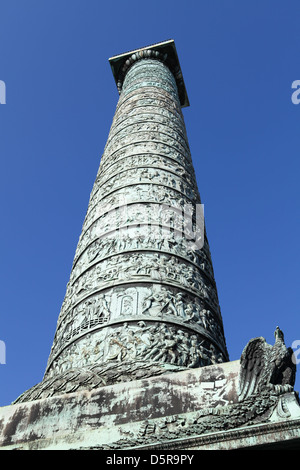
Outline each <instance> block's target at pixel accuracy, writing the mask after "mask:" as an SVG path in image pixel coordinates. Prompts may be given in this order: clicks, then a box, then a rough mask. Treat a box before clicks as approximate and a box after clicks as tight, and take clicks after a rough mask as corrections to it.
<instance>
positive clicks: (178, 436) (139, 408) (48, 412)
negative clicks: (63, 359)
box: [0, 361, 300, 450]
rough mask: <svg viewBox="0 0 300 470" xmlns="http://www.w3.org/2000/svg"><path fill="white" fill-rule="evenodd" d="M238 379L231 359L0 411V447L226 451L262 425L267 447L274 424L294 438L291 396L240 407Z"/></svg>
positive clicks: (296, 413) (266, 396) (255, 437)
mask: <svg viewBox="0 0 300 470" xmlns="http://www.w3.org/2000/svg"><path fill="white" fill-rule="evenodd" d="M239 374H240V362H239V361H234V362H229V363H222V364H217V365H211V366H207V367H202V368H198V369H190V370H185V371H181V372H176V373H170V374H166V375H164V376H159V377H151V378H148V379H143V380H135V381H132V382H121V383H119V384H115V385H111V386H106V387H102V388H99V389H97V390H94V391H89V392H88V391H80V392H75V393H70V394H66V395H61V396H56V397H52V398H47V399H41V400H35V401H27V402H25V403H20V404H15V405H11V406H7V407H3V408H1V409H0V447H1V448H2V449H45V450H55V449H98V450H101V449H103V450H121V449H133V448H135V449H139V448H140V449H152V448H153V449H171V448H174V449H188V448H189V449H198V448H199V449H200V448H214V447H216V448H217V447H218V446H219V447H220V448H230V447H232V448H234V447H239V445H238V442H237V440H236V439H237V438H238V436H243V439H244V440H245V443H247V442H248V441H249V439H250V438H251V439H252V442H256V443H259V441H260V440H261V439H262V437H261V433H260V432H259V427H261V426H262V425H266V426H267V428H266V433H265V435H264V439H265V441H266V442H274V439H275V440H276V439H278V435H277V434H276V433H278V429H279V428H278V424H280V426H281V427H280V433H281V432H282V429H286V431H287V432H286V435H285V439H289V438H292V436H293V437H294V438H295V437H297V436H298V437H300V432H299V423H300V407H299V405H298V402H297V400H296V397H295V394H294V393H286V394H282V395H277V394H276V393H271V392H265V393H260V394H255V395H253V396H251V397H248V398H247V399H245V400H244V401H243V402H242V403H241V402H240V401H239V395H238V383H239ZM296 421H297V423H298V428H297V427H296V426H295V423H296ZM288 423H290V424H288ZM245 426H246V427H247V428H245ZM276 426H277V428H276ZM274 429H275V430H276V429H277V430H276V431H274ZM233 431H234V433H233ZM264 432H265V431H264ZM228 439H230V445H229V441H228ZM238 439H240V438H238Z"/></svg>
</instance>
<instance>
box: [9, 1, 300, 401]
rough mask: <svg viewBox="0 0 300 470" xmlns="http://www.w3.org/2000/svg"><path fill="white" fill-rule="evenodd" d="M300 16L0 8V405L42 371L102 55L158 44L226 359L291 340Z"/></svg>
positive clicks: (103, 107)
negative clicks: (174, 103)
mask: <svg viewBox="0 0 300 470" xmlns="http://www.w3.org/2000/svg"><path fill="white" fill-rule="evenodd" d="M299 20H300V3H299V1H296V0H295V1H294V0H286V1H285V2H281V1H279V0H270V1H269V0H251V1H245V0H197V1H192V0H185V1H184V2H183V1H180V2H179V1H177V0H172V1H169V0H160V1H156V0H152V1H151V3H149V2H147V3H146V2H144V3H142V2H140V1H139V2H138V1H133V0H129V1H127V2H124V1H120V0H116V1H114V2H102V1H100V0H99V1H98V0H51V1H50V0H26V2H25V1H24V0H1V1H0V51H1V54H0V57H1V60H0V80H3V81H4V82H5V84H6V104H5V105H1V106H0V155H1V172H0V178H1V185H0V204H1V223H2V226H1V243H0V250H1V253H0V260H1V270H0V276H1V282H0V289H1V309H0V311H1V317H0V318H1V323H0V340H2V341H4V342H5V345H6V364H2V365H0V406H3V405H7V404H9V403H11V401H13V400H14V399H15V398H17V396H18V395H20V394H21V393H22V392H23V391H25V390H27V389H28V388H30V387H31V386H32V385H34V384H35V383H37V382H39V381H40V380H41V378H42V376H43V373H44V371H45V367H46V363H47V359H48V356H49V353H50V348H51V345H52V341H53V336H54V333H55V328H56V322H57V318H58V315H59V311H60V307H61V303H62V301H63V298H64V294H65V289H66V284H67V282H68V279H69V275H70V270H71V266H72V262H73V256H74V253H75V249H76V245H77V242H78V238H79V235H80V231H81V226H82V223H83V219H84V216H85V212H86V209H87V205H88V200H89V194H90V191H91V189H92V186H93V183H94V180H95V177H96V173H97V169H98V166H99V161H100V157H101V154H102V152H103V149H104V146H105V143H106V139H107V136H108V132H109V128H110V125H111V121H112V118H113V114H114V111H115V107H116V105H117V100H118V93H117V89H116V86H115V83H114V80H113V76H112V73H111V70H110V66H109V63H108V58H109V57H111V56H113V55H116V54H119V53H122V52H125V51H129V50H132V49H136V48H138V47H142V46H146V45H148V44H153V43H155V42H160V41H163V40H166V39H171V38H172V39H174V40H175V43H176V47H177V51H178V55H179V59H180V63H181V68H182V71H183V75H184V80H185V84H186V87H187V91H188V96H189V100H190V107H189V108H185V109H184V117H185V122H186V127H187V132H188V136H189V142H190V148H191V152H192V157H193V161H194V166H195V170H196V175H197V181H198V185H199V190H200V194H201V199H202V203H203V204H204V206H205V217H206V227H207V232H208V237H209V242H210V247H211V252H212V258H213V263H214V270H215V277H216V282H217V287H218V293H219V298H220V304H221V311H222V316H223V321H224V327H225V335H226V341H227V348H228V351H229V355H230V359H231V360H236V359H239V357H240V355H241V353H242V350H243V348H244V346H245V345H246V344H247V342H248V341H249V340H250V339H251V338H253V337H256V336H263V337H265V338H266V340H267V341H268V342H269V343H273V341H274V336H273V333H274V330H275V328H276V326H277V325H279V326H280V328H281V329H282V330H283V331H284V333H285V339H286V344H287V345H288V346H290V345H291V344H292V343H293V342H294V341H297V340H300V316H299V305H300V295H299V265H300V255H299V240H300V222H299V170H300V163H299V146H300V140H299V123H300V105H295V104H293V103H292V101H291V95H292V92H293V90H292V88H291V85H292V82H293V81H294V80H300V66H299V55H300V29H299ZM299 357H300V356H299ZM295 388H296V390H300V377H299V375H298V376H297V383H296V387H295Z"/></svg>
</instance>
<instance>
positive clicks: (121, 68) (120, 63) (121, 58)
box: [109, 39, 190, 108]
mask: <svg viewBox="0 0 300 470" xmlns="http://www.w3.org/2000/svg"><path fill="white" fill-rule="evenodd" d="M141 59H157V60H160V61H161V62H164V63H165V64H166V65H167V66H168V67H169V69H170V70H171V72H172V73H173V75H174V77H175V80H176V84H177V88H178V95H179V99H180V104H181V107H182V108H184V107H187V106H189V104H190V103H189V99H188V95H187V91H186V88H185V84H184V80H183V75H182V71H181V67H180V63H179V59H178V55H177V51H176V47H175V42H174V40H173V39H170V40H168V41H163V42H159V43H156V44H153V45H151V46H146V47H142V48H140V49H135V50H133V51H129V52H125V53H123V54H119V55H116V56H113V57H111V58H110V59H109V63H110V66H111V69H112V73H113V76H114V79H115V82H116V85H117V88H118V91H119V93H121V90H122V86H123V81H124V78H125V75H126V73H127V71H128V70H129V68H130V67H131V65H132V64H134V63H135V62H136V61H138V60H141Z"/></svg>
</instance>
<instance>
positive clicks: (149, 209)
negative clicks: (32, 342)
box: [45, 52, 228, 383]
mask: <svg viewBox="0 0 300 470" xmlns="http://www.w3.org/2000/svg"><path fill="white" fill-rule="evenodd" d="M170 67H171V66H168V60H167V58H166V57H158V56H157V55H155V54H152V52H151V54H150V55H147V56H144V55H142V56H141V57H140V56H139V57H135V58H134V59H133V60H130V61H129V62H128V63H127V65H126V64H124V67H123V69H122V71H121V72H120V79H119V82H118V87H119V91H120V99H119V102H118V104H117V107H116V112H115V116H114V118H113V122H112V126H111V129H110V133H109V136H108V139H107V143H106V145H105V148H104V152H103V156H102V158H101V163H100V167H99V171H98V173H97V176H96V180H95V183H94V186H93V189H92V191H91V194H90V200H89V206H88V209H87V213H86V217H85V220H84V222H83V226H82V233H81V235H80V237H79V241H78V246H77V249H76V253H75V257H74V262H73V267H72V271H71V274H70V280H69V282H68V285H67V290H66V295H65V298H64V301H63V304H62V308H61V312H60V316H59V318H58V323H57V329H56V333H55V337H54V341H53V346H52V350H51V354H50V357H49V360H48V365H47V370H46V374H45V378H47V379H49V378H50V377H55V376H56V375H59V374H65V372H66V371H67V370H68V369H70V370H71V369H72V370H73V369H76V368H80V367H90V366H91V367H92V366H94V365H95V364H97V365H98V366H103V367H105V368H107V367H108V365H109V363H110V362H111V363H112V364H114V367H116V364H119V365H120V367H122V364H125V363H126V364H128V363H130V362H134V361H142V363H143V364H145V367H147V364H155V365H156V366H159V367H162V368H164V367H166V366H167V365H168V366H169V367H173V369H174V370H176V367H178V368H180V369H182V368H191V367H201V366H203V365H208V364H211V363H217V362H222V361H226V360H228V354H227V350H226V344H225V339H224V331H223V325H222V318H221V313H220V307H219V301H218V295H217V289H216V283H215V280H214V273H213V267H212V261H211V255H210V250H209V245H208V240H207V237H206V234H205V229H204V225H203V226H200V225H199V221H200V220H203V219H201V217H199V214H198V212H197V210H196V208H197V206H200V205H201V201H200V196H199V192H198V188H197V184H196V180H195V174H194V169H193V164H192V159H191V154H190V149H189V145H188V139H187V133H186V129H185V124H184V119H183V115H182V111H181V103H180V100H179V96H178V88H177V85H178V83H179V81H180V80H181V77H180V74H179V72H178V70H177V72H176V71H174V69H173V70H172V67H171V69H170ZM171 70H172V71H171ZM174 74H175V75H174ZM200 242H201V243H200ZM118 367H119V366H118ZM47 383H48V382H47Z"/></svg>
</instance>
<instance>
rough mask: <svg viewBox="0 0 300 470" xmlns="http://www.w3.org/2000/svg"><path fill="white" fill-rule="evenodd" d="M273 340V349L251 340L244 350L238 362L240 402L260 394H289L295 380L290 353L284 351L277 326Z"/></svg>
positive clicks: (288, 349)
mask: <svg viewBox="0 0 300 470" xmlns="http://www.w3.org/2000/svg"><path fill="white" fill-rule="evenodd" d="M274 336H275V344H274V346H271V345H270V344H268V343H267V342H266V340H265V339H264V338H262V337H259V338H254V339H251V340H250V341H249V343H248V344H247V346H246V347H245V348H244V350H243V352H242V355H241V359H240V364H241V369H240V376H239V390H238V394H239V400H240V401H242V400H244V399H246V398H247V397H249V396H250V395H253V394H255V393H259V392H262V391H264V390H273V391H274V392H275V393H284V392H290V391H293V388H294V384H295V377H296V363H295V359H294V358H293V350H292V348H287V347H286V345H285V343H284V336H283V332H282V331H281V330H280V328H279V327H278V326H277V328H276V330H275V332H274Z"/></svg>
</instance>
